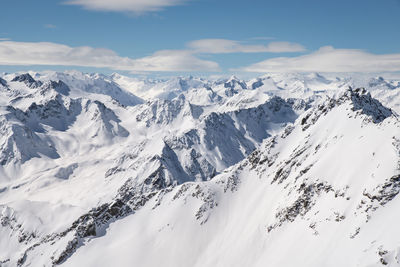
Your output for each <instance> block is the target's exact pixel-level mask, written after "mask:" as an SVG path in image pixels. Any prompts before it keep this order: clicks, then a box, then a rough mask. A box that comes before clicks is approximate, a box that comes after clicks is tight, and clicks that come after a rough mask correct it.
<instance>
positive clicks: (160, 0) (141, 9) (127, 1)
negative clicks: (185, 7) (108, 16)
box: [65, 0, 187, 13]
mask: <svg viewBox="0 0 400 267" xmlns="http://www.w3.org/2000/svg"><path fill="white" fill-rule="evenodd" d="M185 2H187V0H112V1H111V0H67V1H66V2H65V4H68V5H78V6H82V7H83V8H85V9H89V10H97V11H113V12H133V13H146V12H154V11H159V10H162V9H163V8H166V7H170V6H176V5H181V4H183V3H185Z"/></svg>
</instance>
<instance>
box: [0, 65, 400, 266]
mask: <svg viewBox="0 0 400 267" xmlns="http://www.w3.org/2000/svg"><path fill="white" fill-rule="evenodd" d="M359 87H365V88H366V89H363V88H359ZM348 88H350V89H348ZM351 88H353V89H351ZM356 88H357V89H356ZM374 97H375V98H374ZM381 103H383V105H382V104H381ZM399 107H400V81H398V80H395V79H384V78H382V77H376V76H375V75H374V76H362V77H361V76H360V77H325V76H322V75H320V74H270V75H265V76H262V77H259V78H256V79H252V80H249V81H244V80H240V79H238V78H237V77H234V76H233V77H230V78H229V79H221V80H217V81H208V80H205V79H199V78H193V77H189V78H183V77H178V78H173V79H171V80H146V79H136V78H129V77H124V76H122V75H119V74H113V75H111V76H109V77H108V76H104V75H100V74H83V73H80V72H75V71H70V72H63V73H57V72H43V73H34V72H30V73H19V74H4V75H3V76H2V77H1V79H0V133H1V135H0V210H1V213H0V222H1V225H0V237H1V238H0V265H1V266H52V265H65V266H110V265H117V266H132V265H138V266H160V265H161V266H265V265H268V266H293V265H295V264H298V263H299V262H302V263H304V264H302V265H303V266H321V265H324V266H325V265H328V266H330V265H332V266H374V264H377V265H380V264H392V265H393V266H395V265H396V264H399V263H398V262H397V258H398V257H400V256H399V255H398V253H399V252H398V251H399V247H400V245H399V244H398V243H397V241H396V239H395V238H393V236H395V235H396V233H397V231H398V230H397V227H396V224H397V223H398V221H397V217H398V216H397V215H395V214H396V213H395V210H396V207H397V206H396V205H397V204H396V203H397V198H396V195H397V194H398V192H399V191H400V184H399V181H400V176H399V175H400V122H399V118H398V115H397V113H396V112H398V111H399ZM287 255H290V257H287ZM399 262H400V260H399Z"/></svg>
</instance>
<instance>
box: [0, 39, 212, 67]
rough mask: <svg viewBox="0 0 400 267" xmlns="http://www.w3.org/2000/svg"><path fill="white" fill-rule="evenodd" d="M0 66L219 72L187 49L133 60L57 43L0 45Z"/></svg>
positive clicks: (6, 43)
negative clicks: (58, 66) (59, 66)
mask: <svg viewBox="0 0 400 267" xmlns="http://www.w3.org/2000/svg"><path fill="white" fill-rule="evenodd" d="M0 65H24V66H27V65H48V66H50V65H52V66H55V65H61V66H82V67H98V68H110V69H114V70H124V71H131V72H152V71H170V72H173V71H176V72H178V71H210V72H211V71H219V66H218V63H216V62H213V61H208V60H202V59H200V58H198V57H196V56H194V55H193V54H192V52H190V51H185V50H164V51H158V52H156V53H154V54H153V55H150V56H147V57H143V58H138V59H132V58H128V57H121V56H118V55H117V53H115V52H114V51H112V50H109V49H104V48H93V47H88V46H83V47H70V46H67V45H63V44H57V43H48V42H40V43H30V42H13V41H3V42H0Z"/></svg>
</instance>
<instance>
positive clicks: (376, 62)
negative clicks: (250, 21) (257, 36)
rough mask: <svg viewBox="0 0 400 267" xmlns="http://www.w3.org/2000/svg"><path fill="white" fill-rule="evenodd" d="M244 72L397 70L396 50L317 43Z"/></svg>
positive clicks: (245, 69)
mask: <svg viewBox="0 0 400 267" xmlns="http://www.w3.org/2000/svg"><path fill="white" fill-rule="evenodd" d="M240 70H241V71H247V72H314V71H317V72H384V71H400V54H382V55H378V54H371V53H368V52H365V51H363V50H358V49H335V48H333V47H331V46H325V47H321V48H320V49H319V50H318V51H316V52H313V53H311V54H307V55H303V56H298V57H277V58H271V59H267V60H264V61H261V62H258V63H256V64H253V65H250V66H247V67H244V68H241V69H240Z"/></svg>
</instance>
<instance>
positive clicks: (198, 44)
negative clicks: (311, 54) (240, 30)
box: [188, 39, 305, 54]
mask: <svg viewBox="0 0 400 267" xmlns="http://www.w3.org/2000/svg"><path fill="white" fill-rule="evenodd" d="M188 47H189V48H190V49H192V50H194V51H195V52H197V53H210V54H223V53H265V52H267V53H282V52H301V51H304V50H305V48H304V47H303V46H302V45H300V44H296V43H289V42H270V43H269V44H267V45H257V44H244V43H242V42H239V41H234V40H226V39H202V40H196V41H192V42H190V43H188Z"/></svg>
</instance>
